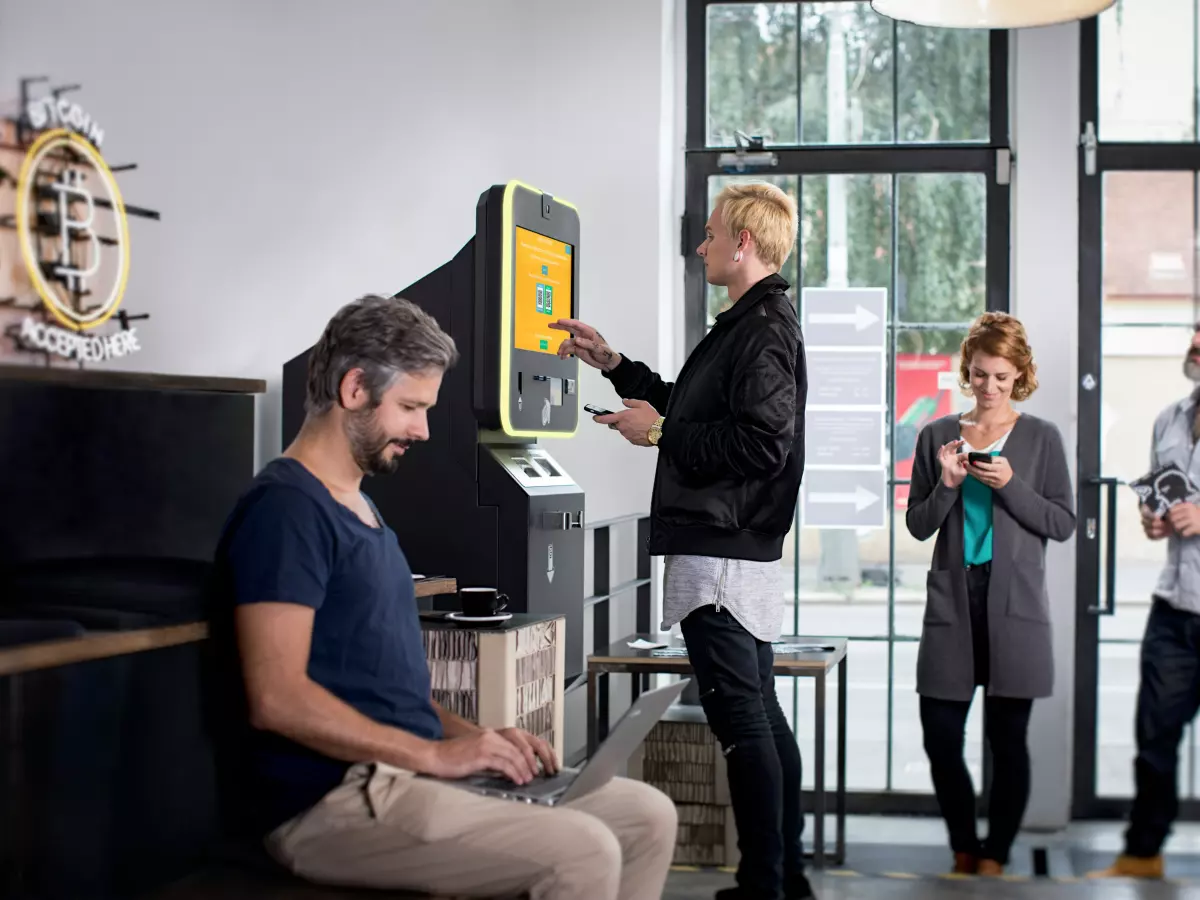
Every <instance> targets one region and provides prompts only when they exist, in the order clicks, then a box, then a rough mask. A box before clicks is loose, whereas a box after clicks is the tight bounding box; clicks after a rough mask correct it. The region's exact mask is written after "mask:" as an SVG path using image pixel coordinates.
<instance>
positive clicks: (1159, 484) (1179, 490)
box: [1129, 463, 1200, 516]
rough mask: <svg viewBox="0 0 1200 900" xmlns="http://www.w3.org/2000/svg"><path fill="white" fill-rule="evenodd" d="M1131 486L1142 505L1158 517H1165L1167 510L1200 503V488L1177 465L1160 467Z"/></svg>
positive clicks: (1170, 464) (1130, 484)
mask: <svg viewBox="0 0 1200 900" xmlns="http://www.w3.org/2000/svg"><path fill="white" fill-rule="evenodd" d="M1129 486H1130V487H1131V488H1133V490H1134V492H1135V493H1136V494H1137V495H1138V499H1139V500H1140V501H1141V504H1142V505H1143V506H1145V507H1146V508H1148V509H1149V510H1150V512H1151V513H1152V514H1154V515H1156V516H1165V515H1166V514H1167V510H1169V509H1170V508H1171V507H1173V506H1176V505H1178V504H1180V503H1200V488H1197V487H1196V483H1195V482H1194V481H1192V479H1191V478H1190V477H1188V473H1187V472H1185V471H1183V469H1181V468H1179V466H1177V465H1176V464H1175V463H1167V464H1166V465H1165V466H1160V467H1159V468H1157V469H1155V470H1154V471H1153V472H1151V473H1150V474H1149V475H1143V476H1142V477H1141V478H1139V479H1138V480H1137V481H1131V482H1130V483H1129Z"/></svg>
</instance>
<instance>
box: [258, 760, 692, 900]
mask: <svg viewBox="0 0 1200 900" xmlns="http://www.w3.org/2000/svg"><path fill="white" fill-rule="evenodd" d="M676 825H677V819H676V814H675V806H674V804H673V803H672V802H671V800H670V799H669V798H668V797H667V796H666V795H664V794H662V793H661V792H659V791H658V790H656V789H654V788H652V787H649V786H648V785H645V784H642V783H641V782H637V781H630V780H627V779H624V778H617V779H614V780H613V781H612V782H610V783H609V784H608V785H606V786H605V787H604V788H602V789H601V790H598V791H595V792H593V793H591V794H589V795H588V796H586V797H582V798H580V799H579V800H578V801H576V802H573V803H569V804H567V805H565V806H561V807H552V808H551V807H542V806H536V805H531V804H526V803H518V802H514V801H511V800H499V799H495V798H491V797H482V796H480V795H478V794H472V793H470V792H468V791H464V790H461V789H459V788H455V787H451V786H449V785H446V784H441V783H438V782H436V781H431V780H429V779H425V778H416V777H414V776H413V775H412V773H410V772H406V771H403V770H400V769H396V768H393V767H392V766H388V765H384V764H382V763H363V764H359V765H355V766H353V767H352V768H351V769H350V771H349V772H347V774H346V778H345V780H344V781H343V782H342V784H341V785H340V786H339V787H337V788H335V789H334V790H332V791H330V792H329V794H327V795H326V796H325V798H324V799H322V800H321V802H320V803H318V804H317V805H316V806H314V807H313V808H312V809H310V810H308V811H307V812H305V813H302V814H301V815H299V816H297V817H296V818H294V819H292V820H291V821H289V822H286V823H284V824H283V825H281V826H280V827H279V828H278V829H276V830H275V831H274V832H272V833H271V834H270V835H268V836H267V839H266V846H267V850H268V851H269V852H270V854H271V855H272V856H273V857H274V858H275V859H276V860H277V861H278V862H280V863H282V864H283V865H284V866H285V867H286V868H288V869H290V870H291V871H292V872H294V873H295V874H297V875H299V876H301V877H303V878H306V879H308V880H309V881H314V882H317V883H320V884H329V885H338V886H354V887H372V888H381V889H408V890H418V891H427V892H429V893H438V894H459V895H467V896H472V897H497V896H506V895H512V894H521V893H525V892H528V894H529V895H530V897H531V900H617V898H620V900H658V898H660V897H661V896H662V892H663V886H664V884H665V883H666V879H667V870H668V869H669V868H670V864H671V858H672V856H673V854H674V848H675V832H676Z"/></svg>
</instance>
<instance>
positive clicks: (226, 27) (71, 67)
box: [0, 0, 674, 520]
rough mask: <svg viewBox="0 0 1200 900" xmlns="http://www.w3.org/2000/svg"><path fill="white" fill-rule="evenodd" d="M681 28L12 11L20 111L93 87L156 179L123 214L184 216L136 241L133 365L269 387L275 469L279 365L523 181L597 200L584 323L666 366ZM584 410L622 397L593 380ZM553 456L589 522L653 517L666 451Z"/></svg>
mask: <svg viewBox="0 0 1200 900" xmlns="http://www.w3.org/2000/svg"><path fill="white" fill-rule="evenodd" d="M667 8H673V4H668V7H667ZM670 21H671V19H670V17H668V16H665V15H664V5H663V3H662V2H650V0H610V2H605V3H562V2H554V0H455V2H453V3H449V2H435V0H423V2H422V0H357V2H354V3H347V2H337V0H255V2H253V3H250V2H245V0H208V2H205V3H189V4H186V5H185V4H182V3H177V2H163V0H108V2H104V3H91V2H86V0H62V2H58V3H42V2H31V0H0V103H3V104H4V107H5V112H6V113H7V112H15V111H16V102H15V101H16V96H17V82H18V79H19V78H20V77H22V76H29V75H37V74H46V75H50V76H51V77H52V78H53V79H54V81H55V82H56V83H59V84H63V83H72V82H79V83H82V84H83V86H84V90H83V91H81V92H79V93H78V94H77V95H76V97H77V99H78V100H79V101H80V102H81V103H82V105H83V106H84V108H85V109H87V110H88V111H89V112H90V113H91V114H92V116H93V117H95V118H96V119H98V120H99V122H100V124H101V127H103V128H104V130H105V142H104V151H105V155H106V157H107V158H108V160H109V161H110V162H112V163H123V162H136V163H138V166H139V169H138V170H137V171H135V172H129V173H125V174H123V175H121V176H120V179H121V185H122V188H123V192H124V194H125V197H126V201H127V202H129V203H131V204H135V205H141V206H148V207H151V208H154V209H158V210H160V211H161V212H162V216H163V218H162V221H161V222H159V223H152V222H146V221H143V220H134V221H133V223H132V228H133V234H132V248H133V259H132V266H131V273H132V274H131V279H130V283H129V290H128V293H127V295H126V300H125V303H126V308H127V309H128V310H129V311H130V312H149V313H151V315H152V318H151V319H150V320H149V321H148V322H146V323H143V324H142V325H141V326H140V332H141V336H142V345H143V347H144V348H145V349H144V350H143V351H142V352H141V353H140V354H138V355H135V356H134V357H132V358H127V359H125V360H121V362H120V366H121V367H122V368H133V369H138V370H143V371H158V372H172V373H182V374H195V375H228V376H246V377H257V378H266V379H267V380H268V382H269V383H270V385H271V394H270V395H269V396H268V398H267V401H266V402H265V403H264V404H263V411H264V415H263V416H261V417H260V418H261V420H262V425H261V428H260V446H261V450H262V453H261V454H260V455H265V456H267V457H269V456H270V455H273V454H274V453H275V452H276V451H277V450H278V429H279V418H278V391H279V380H280V369H281V366H282V364H283V362H284V361H286V360H287V359H289V358H290V357H292V356H293V355H295V354H296V353H298V352H299V351H301V350H303V349H304V348H306V347H308V346H310V345H311V344H312V343H313V342H314V341H315V340H316V338H317V337H318V336H319V334H320V332H321V329H322V328H323V326H324V324H325V322H326V320H327V319H328V318H329V316H330V315H331V314H332V313H333V311H334V310H336V309H337V308H338V306H340V305H341V304H343V303H345V302H347V301H348V300H351V299H353V298H354V297H356V296H358V295H360V294H362V293H365V292H369V291H373V292H394V291H397V290H399V289H401V288H402V287H404V286H405V285H407V284H409V283H411V282H412V281H415V280H416V279H417V278H419V277H420V276H422V275H424V274H425V273H426V272H428V271H429V270H431V269H433V268H435V267H436V266H438V265H440V264H441V263H442V262H444V261H445V260H447V259H449V258H450V257H451V256H453V255H454V253H455V252H456V251H457V250H458V249H459V248H460V247H461V246H462V244H463V243H464V242H465V241H466V240H467V239H468V238H469V237H470V236H471V234H472V233H473V231H474V221H475V220H474V215H475V202H476V200H477V198H478V196H479V194H480V192H482V191H483V190H485V189H486V188H487V187H488V186H489V185H492V184H495V183H501V182H504V181H507V180H509V179H511V178H519V179H521V180H523V181H526V182H528V183H530V184H533V185H535V186H537V187H539V188H541V189H542V190H545V191H548V192H550V193H553V194H557V195H559V196H562V197H563V198H565V199H568V200H570V201H572V202H573V203H575V204H576V205H577V206H578V207H579V209H580V213H581V218H582V237H581V247H580V252H581V258H580V261H581V266H582V270H583V271H582V277H581V291H580V297H581V304H582V312H583V315H584V317H585V318H587V319H588V320H590V321H592V322H593V323H594V324H596V325H597V326H598V327H600V328H601V329H602V330H603V331H604V333H605V334H606V335H607V336H608V337H609V338H610V339H611V340H612V341H613V342H614V343H615V344H616V345H617V346H618V349H620V350H621V351H622V352H625V353H628V354H629V355H632V356H634V357H637V358H640V359H644V360H647V361H648V362H651V363H655V362H656V361H657V358H658V353H659V345H660V341H659V330H660V328H662V327H664V326H665V325H666V324H669V319H666V320H664V319H663V318H662V317H660V315H659V312H658V310H659V303H658V298H657V293H658V291H659V290H661V289H662V285H663V283H664V282H663V280H662V275H663V270H662V260H663V259H664V258H669V257H670V255H671V253H672V252H673V251H674V244H673V243H669V244H668V246H667V247H664V246H663V242H664V240H666V236H667V234H668V233H669V229H666V228H665V227H664V221H663V218H662V216H663V212H662V206H661V204H662V200H663V196H664V194H663V190H662V181H663V179H664V177H667V174H670V169H669V168H664V167H662V166H660V159H661V153H662V152H663V150H664V148H663V147H662V146H661V142H662V140H663V133H662V132H660V122H662V121H663V120H664V118H667V119H669V118H670V116H669V115H668V116H666V117H664V116H663V115H662V112H661V110H662V107H663V104H664V103H665V102H667V101H669V100H670V98H671V97H672V94H671V91H673V86H671V87H670V90H667V91H664V90H662V86H663V79H664V77H665V75H666V74H669V70H664V67H663V62H662V60H663V52H664V51H663V48H664V40H667V39H669V38H670V37H671V36H670V35H668V34H665V33H664V29H665V28H667V27H668V25H669V23H670ZM664 173H667V174H664ZM667 189H668V192H669V190H670V185H668V186H667ZM667 196H669V193H668V194H667ZM582 396H583V399H584V400H585V401H587V400H596V401H598V402H601V403H611V402H612V400H613V397H612V395H611V392H610V391H609V390H608V387H607V385H606V384H604V383H603V381H602V380H601V379H600V378H599V377H597V376H595V375H594V374H593V373H591V372H590V371H589V372H588V373H587V374H586V375H585V376H584V378H583V383H582ZM550 450H551V452H552V453H554V454H555V455H556V456H558V457H559V458H560V460H561V462H562V463H563V464H564V465H565V466H566V467H567V469H568V471H570V472H571V474H572V475H574V476H575V478H576V479H577V480H578V481H579V482H580V483H581V484H582V486H583V487H584V488H585V489H586V491H587V503H588V516H589V518H590V519H592V520H597V519H601V518H608V517H611V516H617V515H624V514H629V513H636V512H642V511H645V510H647V509H648V508H649V492H650V483H651V476H652V472H653V463H654V457H653V454H652V453H649V452H645V451H638V450H635V449H633V448H630V447H628V446H626V445H623V444H622V442H620V441H619V440H618V439H616V438H615V436H614V435H613V434H612V433H611V432H608V431H605V430H604V429H601V428H599V427H598V426H593V425H592V424H591V423H590V422H588V421H587V420H585V421H584V422H583V423H582V424H581V427H580V433H579V435H578V436H577V437H576V438H575V439H574V440H572V441H568V442H563V441H556V442H552V443H551V444H550Z"/></svg>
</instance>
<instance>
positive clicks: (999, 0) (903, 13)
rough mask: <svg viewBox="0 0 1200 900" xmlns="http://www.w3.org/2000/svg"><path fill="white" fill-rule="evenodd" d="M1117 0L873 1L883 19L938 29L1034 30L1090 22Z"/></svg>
mask: <svg viewBox="0 0 1200 900" xmlns="http://www.w3.org/2000/svg"><path fill="white" fill-rule="evenodd" d="M1115 2H1116V0H871V8H872V9H874V10H875V12H877V13H879V14H880V15H882V16H887V17H889V18H892V19H898V20H899V21H901V22H912V23H913V24H914V25H929V26H932V27H935V28H1033V27H1036V26H1039V25H1057V24H1058V23H1060V22H1073V21H1075V20H1076V19H1087V18H1089V17H1091V16H1094V15H1097V14H1098V13H1102V12H1104V10H1106V9H1108V8H1109V7H1110V6H1112V5H1113V3H1115Z"/></svg>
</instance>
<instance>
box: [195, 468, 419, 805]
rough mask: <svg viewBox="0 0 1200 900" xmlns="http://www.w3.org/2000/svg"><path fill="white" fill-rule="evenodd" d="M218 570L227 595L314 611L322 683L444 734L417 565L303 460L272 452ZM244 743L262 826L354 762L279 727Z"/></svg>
mask: <svg viewBox="0 0 1200 900" xmlns="http://www.w3.org/2000/svg"><path fill="white" fill-rule="evenodd" d="M368 502H370V501H368ZM372 508H374V504H372ZM378 515H379V514H378V511H376V516H377V517H378ZM382 521H383V520H382V517H380V522H381V523H382ZM217 570H218V573H219V577H220V578H221V581H222V582H223V583H224V585H225V590H226V591H227V592H228V593H229V594H230V595H231V597H230V599H231V600H232V604H233V605H237V604H242V603H261V602H277V603H297V604H300V605H301V606H308V607H311V608H312V609H314V610H316V614H315V616H314V618H313V633H312V649H311V652H310V653H309V660H308V675H309V677H310V678H312V680H313V681H315V682H316V683H317V684H319V685H321V686H322V687H324V688H326V689H327V690H328V691H329V692H330V693H332V694H333V695H334V696H336V697H338V698H340V699H342V700H344V701H345V702H346V703H348V704H349V705H350V706H353V707H354V708H355V709H356V710H358V711H359V712H361V713H362V714H363V715H365V716H368V717H370V718H371V719H374V720H375V721H377V722H381V723H383V724H385V725H393V726H395V727H397V728H402V729H404V730H405V731H408V732H411V733H412V734H415V735H417V736H419V737H423V738H427V739H429V740H438V739H440V738H441V737H442V726H441V721H440V720H439V719H438V715H437V712H436V711H435V710H434V707H433V703H432V700H431V697H430V681H429V668H428V665H427V663H426V661H425V649H424V646H423V643H422V640H421V625H420V619H419V617H418V614H417V601H416V593H415V591H414V588H413V579H412V571H411V569H409V566H408V561H407V560H406V559H405V558H404V553H403V552H402V551H401V549H400V545H399V543H398V542H397V540H396V535H395V533H394V532H393V531H392V530H391V529H390V528H388V527H387V525H386V524H383V527H382V528H372V527H370V526H369V525H367V524H365V523H364V522H363V521H362V520H361V519H359V518H358V516H357V515H355V514H354V513H353V512H352V511H351V510H350V509H348V508H347V507H345V506H343V505H342V504H340V503H338V502H337V501H336V500H334V499H333V496H332V495H331V494H330V493H329V491H328V490H327V489H326V488H325V486H324V485H323V484H322V483H321V482H320V481H319V480H318V479H317V478H316V477H315V476H314V475H313V474H312V473H311V472H309V471H308V470H307V469H306V468H305V467H304V466H303V465H302V464H300V463H299V462H297V461H296V460H293V459H286V458H280V459H276V460H275V461H273V462H271V463H270V464H268V465H267V466H266V467H265V468H264V469H263V470H262V472H260V473H259V474H258V476H257V477H256V478H255V479H254V483H253V485H252V486H251V487H250V489H249V490H248V491H247V492H246V493H245V494H244V495H243V496H242V498H241V499H240V500H239V501H238V505H237V507H236V508H235V510H234V512H233V514H232V515H231V516H230V518H229V521H228V523H227V524H226V530H225V534H224V535H223V536H222V539H221V543H220V546H219V548H218V551H217ZM228 610H229V612H230V613H231V612H232V607H228ZM244 746H245V747H246V752H247V753H248V754H249V757H250V758H249V759H246V760H245V765H246V766H248V767H249V771H247V772H246V773H245V774H246V775H248V776H249V778H247V779H245V782H246V784H247V785H248V787H249V789H250V790H252V791H253V792H254V793H255V794H256V796H255V797H253V798H246V799H247V800H249V801H251V803H252V805H253V807H254V808H255V809H256V811H257V813H256V816H255V818H256V819H258V820H259V821H260V824H261V825H262V827H264V828H272V827H274V826H276V825H279V824H282V823H283V822H285V821H287V820H288V819H290V818H291V817H292V816H294V815H297V814H298V813H300V812H303V811H304V810H305V809H308V808H309V807H310V806H312V805H314V804H315V803H316V802H317V801H319V800H320V799H321V798H322V797H323V796H324V795H325V794H327V793H328V792H329V791H330V790H332V789H333V788H335V787H336V786H337V785H338V784H339V783H340V782H341V780H342V778H343V777H344V776H345V773H346V770H347V768H348V767H349V764H348V763H345V762H342V761H340V760H334V759H330V758H329V757H326V756H324V755H322V754H319V753H316V752H315V751H312V750H309V749H307V748H305V747H302V746H300V745H299V744H296V743H294V742H292V741H289V740H287V739H285V738H283V737H281V736H279V735H274V734H267V733H263V732H247V733H246V743H245V745H244Z"/></svg>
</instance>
